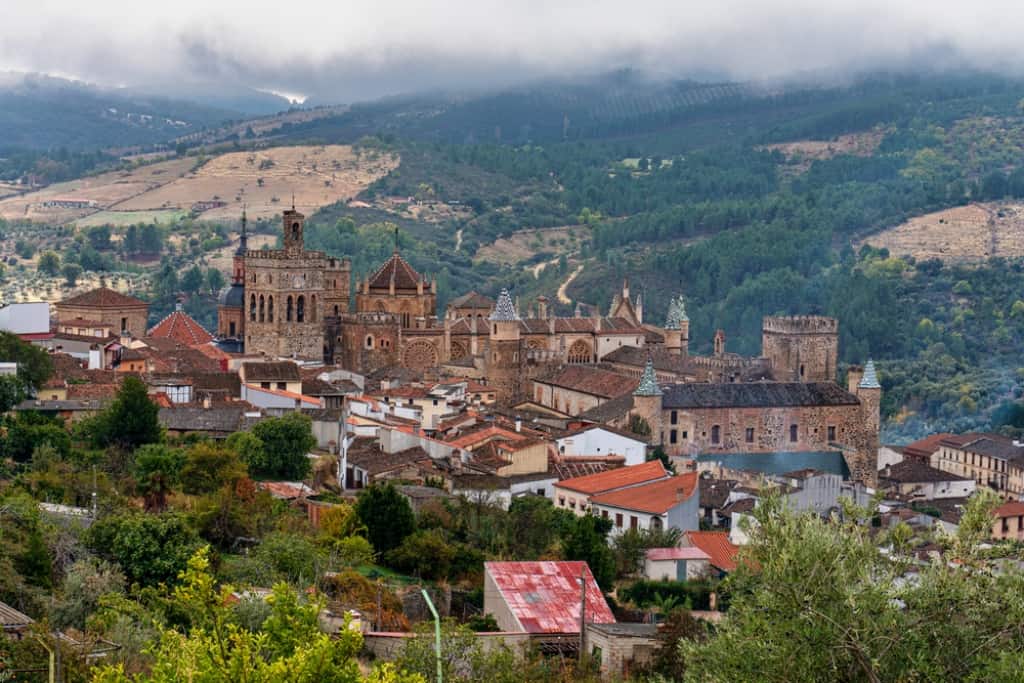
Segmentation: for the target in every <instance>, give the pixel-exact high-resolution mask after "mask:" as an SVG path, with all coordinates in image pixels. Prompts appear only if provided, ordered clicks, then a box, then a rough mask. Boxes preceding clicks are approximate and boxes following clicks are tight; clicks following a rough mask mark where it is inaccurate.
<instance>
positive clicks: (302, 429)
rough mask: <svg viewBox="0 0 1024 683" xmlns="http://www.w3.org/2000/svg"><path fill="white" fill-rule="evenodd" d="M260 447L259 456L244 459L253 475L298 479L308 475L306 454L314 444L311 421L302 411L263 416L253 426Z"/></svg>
mask: <svg viewBox="0 0 1024 683" xmlns="http://www.w3.org/2000/svg"><path fill="white" fill-rule="evenodd" d="M252 433H253V436H255V437H256V438H257V439H259V440H260V441H261V442H262V444H263V447H262V448H261V449H260V452H259V454H258V457H255V458H254V459H253V460H251V461H249V462H247V463H246V464H247V465H248V466H249V473H250V474H251V475H252V476H254V477H261V476H262V477H275V478H281V479H292V480H300V479H304V478H306V476H307V475H309V470H310V462H309V458H307V457H306V455H307V454H308V453H309V452H310V451H311V450H312V449H313V448H314V447H315V446H316V437H314V436H313V421H312V420H311V419H310V418H309V416H308V415H303V414H302V413H288V414H287V415H285V416H283V417H274V418H270V419H267V420H262V421H260V422H258V423H257V424H256V426H255V427H253V429H252Z"/></svg>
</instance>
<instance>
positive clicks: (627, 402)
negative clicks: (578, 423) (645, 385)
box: [577, 394, 633, 423]
mask: <svg viewBox="0 0 1024 683" xmlns="http://www.w3.org/2000/svg"><path fill="white" fill-rule="evenodd" d="M632 409H633V394H624V395H622V396H618V397H616V398H613V399H611V400H610V401H605V402H604V403H602V404H601V405H599V406H594V407H593V408H591V409H590V410H585V411H583V412H582V413H580V414H579V415H577V417H578V418H580V419H581V420H587V421H590V422H599V423H600V422H611V421H613V420H617V419H619V418H620V417H622V416H623V415H625V414H627V413H628V412H629V411H630V410H632Z"/></svg>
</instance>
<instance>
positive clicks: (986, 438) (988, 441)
mask: <svg viewBox="0 0 1024 683" xmlns="http://www.w3.org/2000/svg"><path fill="white" fill-rule="evenodd" d="M960 448H961V449H962V450H964V451H966V452H968V453H978V454H980V455H987V456H989V457H993V458H999V459H1001V460H1013V461H1020V460H1024V446H1018V445H1016V444H1015V443H1014V442H1013V441H1012V440H1011V439H1007V438H1006V437H1004V436H999V435H997V434H983V435H978V438H976V439H974V440H972V441H969V442H967V443H965V444H964V445H962V446H961V447H960Z"/></svg>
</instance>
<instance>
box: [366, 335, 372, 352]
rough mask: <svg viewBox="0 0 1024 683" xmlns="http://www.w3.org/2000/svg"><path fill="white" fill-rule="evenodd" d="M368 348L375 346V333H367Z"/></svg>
mask: <svg viewBox="0 0 1024 683" xmlns="http://www.w3.org/2000/svg"><path fill="white" fill-rule="evenodd" d="M366 348H368V349H372V348H373V335H366Z"/></svg>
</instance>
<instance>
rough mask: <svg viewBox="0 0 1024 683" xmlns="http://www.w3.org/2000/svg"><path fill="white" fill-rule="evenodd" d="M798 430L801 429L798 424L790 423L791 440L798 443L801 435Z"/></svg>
mask: <svg viewBox="0 0 1024 683" xmlns="http://www.w3.org/2000/svg"><path fill="white" fill-rule="evenodd" d="M798 432H799V429H797V426H796V425H789V440H790V441H791V442H793V443H796V441H797V437H798V436H799V434H798Z"/></svg>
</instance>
